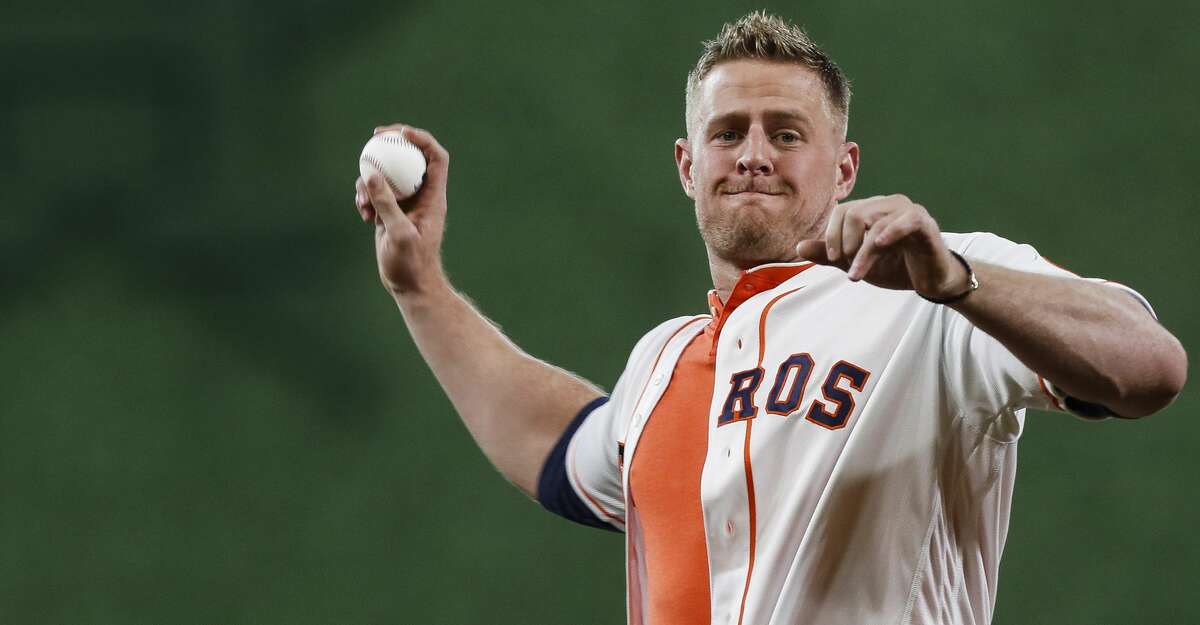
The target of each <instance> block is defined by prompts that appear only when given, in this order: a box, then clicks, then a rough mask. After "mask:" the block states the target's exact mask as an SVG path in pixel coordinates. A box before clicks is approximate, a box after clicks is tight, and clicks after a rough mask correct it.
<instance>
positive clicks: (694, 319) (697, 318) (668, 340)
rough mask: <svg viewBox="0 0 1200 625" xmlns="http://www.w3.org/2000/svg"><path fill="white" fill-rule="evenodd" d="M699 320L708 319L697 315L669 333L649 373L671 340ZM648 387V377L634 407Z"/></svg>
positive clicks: (639, 402)
mask: <svg viewBox="0 0 1200 625" xmlns="http://www.w3.org/2000/svg"><path fill="white" fill-rule="evenodd" d="M701 319H708V315H699V316H696V317H692V318H691V319H688V322H687V323H685V324H683V325H681V326H679V327H678V328H677V329H676V330H675V331H674V332H672V333H671V336H668V337H667V340H666V341H665V342H663V346H662V348H660V349H659V350H658V355H657V356H655V357H654V364H652V365H650V372H651V373H654V370H655V369H657V368H658V361H659V360H661V359H662V355H663V352H665V351H667V346H668V345H670V344H671V339H673V338H675V336H676V335H678V334H679V333H680V332H683V329H684V328H686V327H688V326H690V325H692V324H693V323H695V322H697V321H699V320H701ZM651 377H652V376H651ZM649 386H650V377H647V378H646V382H645V383H644V384H642V392H641V393H638V398H637V401H636V402H634V403H633V405H634V406H638V405H639V404H641V403H642V397H645V395H646V389H647V388H648V387H649Z"/></svg>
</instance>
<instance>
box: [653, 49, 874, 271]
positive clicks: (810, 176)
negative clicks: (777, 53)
mask: <svg viewBox="0 0 1200 625" xmlns="http://www.w3.org/2000/svg"><path fill="white" fill-rule="evenodd" d="M696 95H697V97H696V100H695V103H694V104H695V111H694V115H695V117H696V120H697V121H696V123H695V124H694V126H693V127H692V128H689V137H688V139H686V140H685V139H680V140H679V141H677V142H676V144H675V160H676V163H677V165H678V166H679V177H680V181H681V182H682V183H683V187H684V192H685V193H687V195H688V197H691V198H692V199H694V200H695V201H696V220H697V222H698V223H699V226H700V234H701V236H702V237H703V238H704V243H705V246H706V247H707V248H708V251H709V255H710V256H716V257H718V258H721V259H724V260H726V261H729V262H732V263H734V264H735V265H737V266H738V267H740V268H743V269H747V268H750V267H753V266H755V265H760V264H762V263H767V262H774V261H790V260H793V259H795V246H796V243H798V242H799V241H801V240H803V239H806V238H812V237H816V236H819V235H820V233H821V229H822V228H823V227H824V222H825V218H826V216H827V215H828V213H829V211H830V209H831V208H832V207H833V204H834V203H835V202H836V201H839V200H841V199H843V198H845V197H846V196H848V195H849V194H850V191H851V189H852V188H853V186H854V179H855V174H856V172H857V170H858V146H857V145H855V144H853V143H846V142H845V141H844V140H843V133H842V129H841V125H840V123H839V117H838V114H837V113H836V111H835V110H834V108H833V106H832V105H831V104H830V102H829V99H828V96H827V95H826V92H825V88H824V85H823V84H822V83H821V80H820V78H819V77H818V76H817V74H816V73H815V72H813V71H812V70H809V69H807V68H805V67H802V66H799V65H794V64H788V63H778V62H771V61H756V60H741V61H729V62H725V63H721V64H719V65H717V66H716V67H714V68H713V70H712V71H711V72H710V73H709V74H708V75H707V76H706V77H705V78H704V80H703V81H701V83H700V85H699V90H698V93H697V94H696Z"/></svg>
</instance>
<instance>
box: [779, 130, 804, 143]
mask: <svg viewBox="0 0 1200 625" xmlns="http://www.w3.org/2000/svg"><path fill="white" fill-rule="evenodd" d="M776 137H778V138H779V142H780V143H795V142H797V141H799V140H800V137H799V135H797V134H796V133H794V132H781V133H779V134H778V135H776Z"/></svg>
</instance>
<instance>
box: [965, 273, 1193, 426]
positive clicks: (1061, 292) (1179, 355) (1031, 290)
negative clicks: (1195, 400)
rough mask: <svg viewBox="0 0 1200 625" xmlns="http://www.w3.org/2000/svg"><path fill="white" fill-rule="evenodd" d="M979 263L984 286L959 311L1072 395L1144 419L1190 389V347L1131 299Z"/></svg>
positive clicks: (1090, 286)
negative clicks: (1186, 350)
mask: <svg viewBox="0 0 1200 625" xmlns="http://www.w3.org/2000/svg"><path fill="white" fill-rule="evenodd" d="M972 265H973V268H974V270H975V273H976V275H977V276H978V278H979V282H980V284H981V286H980V288H979V290H977V291H975V292H973V293H971V294H970V295H969V296H968V297H966V298H965V299H963V300H961V301H960V302H958V303H955V304H953V305H952V306H953V308H954V309H955V310H957V311H958V312H960V313H962V314H963V315H964V316H965V317H967V319H969V320H970V321H971V322H972V323H973V324H975V325H976V326H977V327H979V328H980V329H982V330H983V331H985V332H987V333H988V334H989V335H991V336H992V337H994V338H996V339H997V340H999V341H1000V342H1001V343H1002V344H1003V345H1004V346H1005V347H1007V348H1008V350H1009V351H1011V352H1012V353H1013V354H1014V355H1015V356H1016V357H1017V358H1019V359H1020V360H1021V362H1023V363H1025V365H1026V366H1028V367H1029V368H1030V369H1032V370H1033V371H1035V372H1037V373H1039V374H1041V375H1042V376H1043V377H1044V378H1046V379H1047V380H1051V381H1053V382H1054V384H1056V385H1057V386H1058V387H1059V388H1061V389H1062V390H1063V391H1065V392H1066V393H1068V394H1069V395H1071V396H1073V397H1076V398H1078V399H1081V400H1084V401H1088V402H1092V403H1097V404H1100V405H1102V406H1105V407H1106V408H1108V409H1109V410H1112V411H1113V412H1115V413H1117V414H1118V415H1120V416H1123V417H1140V416H1145V415H1148V414H1150V413H1153V412H1155V411H1157V410H1159V409H1161V408H1163V407H1165V406H1166V405H1167V404H1169V403H1170V402H1171V400H1172V399H1174V397H1175V396H1176V395H1177V394H1178V393H1179V391H1180V389H1181V388H1182V387H1183V382H1184V380H1185V378H1186V376H1187V356H1186V354H1185V353H1184V351H1183V347H1182V346H1181V345H1180V344H1179V341H1178V340H1176V339H1175V337H1174V336H1172V335H1171V334H1170V333H1169V332H1167V331H1166V330H1165V329H1164V328H1163V327H1162V326H1160V325H1159V324H1158V322H1157V321H1155V320H1154V318H1153V317H1152V316H1151V315H1150V313H1149V312H1148V311H1147V310H1146V309H1145V308H1144V307H1142V305H1141V304H1140V303H1139V302H1137V301H1136V300H1135V299H1134V298H1133V297H1132V296H1130V295H1129V294H1127V293H1124V292H1122V291H1120V290H1118V289H1115V288H1112V287H1107V286H1104V285H1100V284H1095V283H1092V282H1087V281H1084V280H1076V279H1070V278H1056V277H1051V276H1044V275H1039V274H1033V273H1028V272H1023V271H1016V270H1012V269H1008V268H1005V267H1000V266H997V265H991V264H987V263H982V262H975V263H972Z"/></svg>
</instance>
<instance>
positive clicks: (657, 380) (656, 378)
mask: <svg viewBox="0 0 1200 625" xmlns="http://www.w3.org/2000/svg"><path fill="white" fill-rule="evenodd" d="M662 381H663V377H662V374H661V373H660V374H658V375H656V376H654V381H653V382H652V384H654V385H655V386H658V385H659V384H662Z"/></svg>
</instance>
